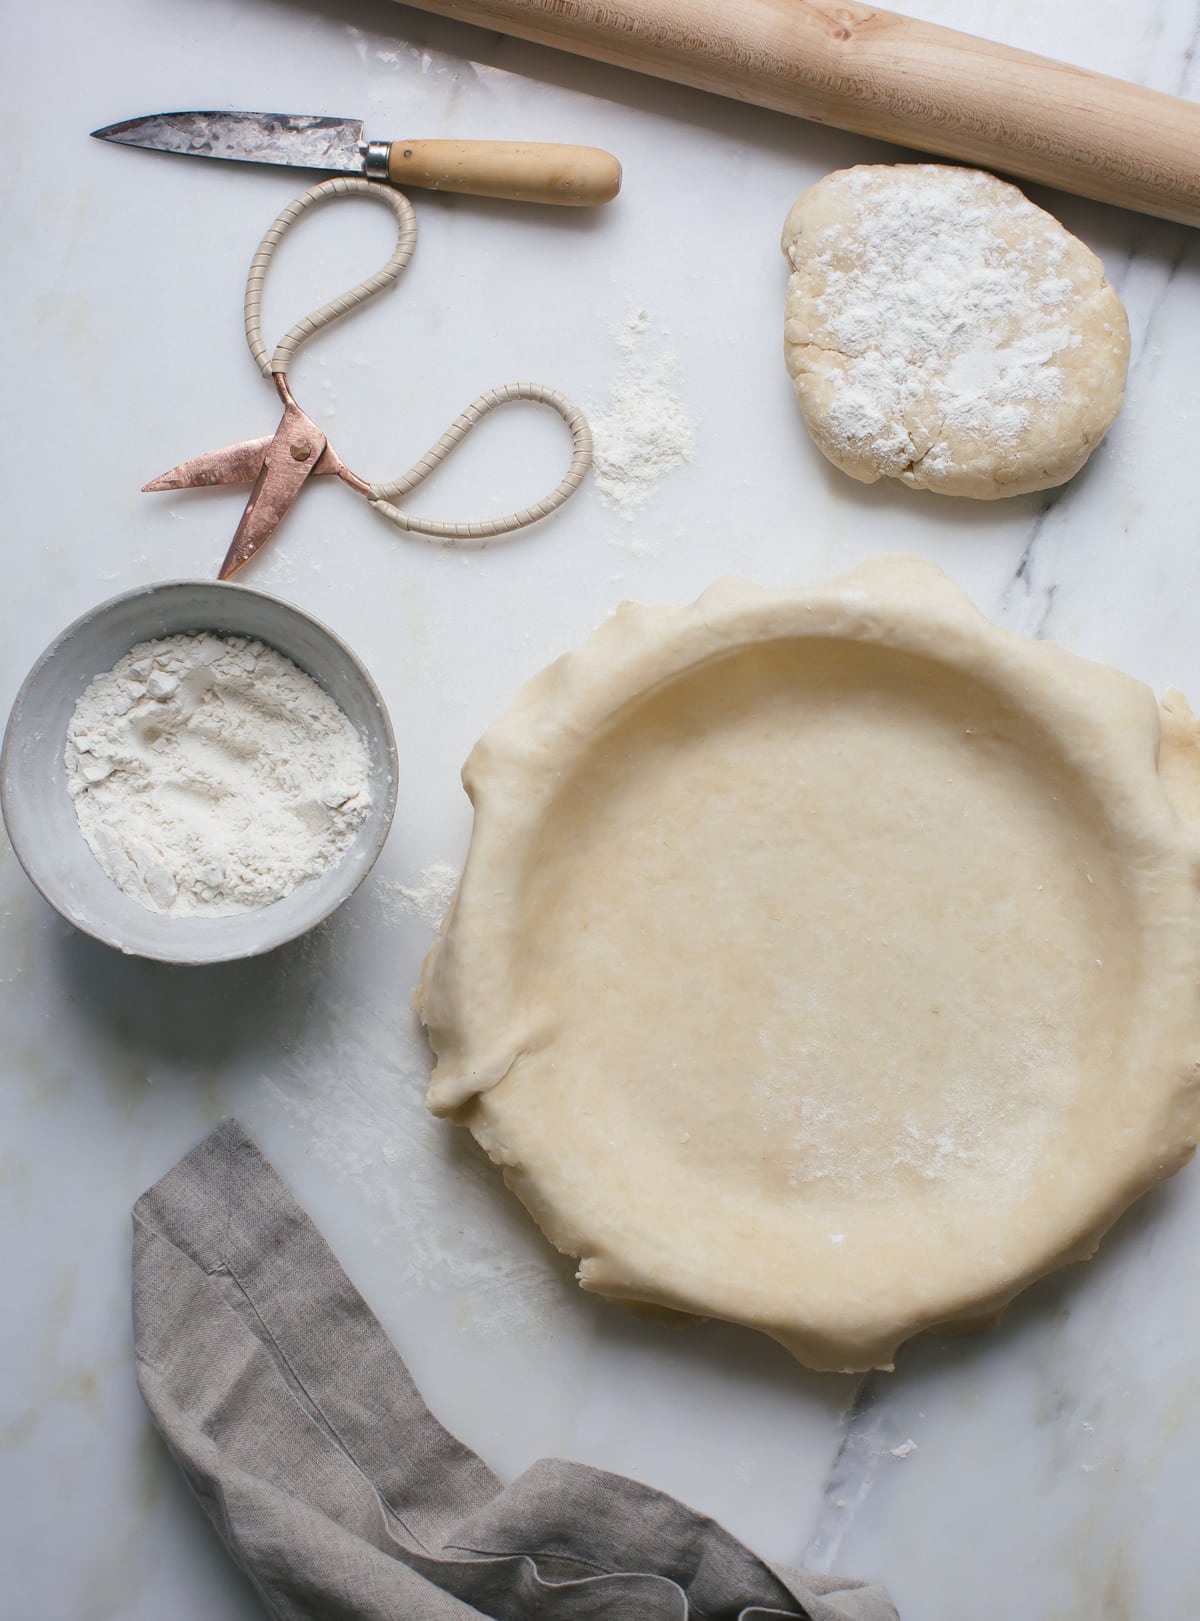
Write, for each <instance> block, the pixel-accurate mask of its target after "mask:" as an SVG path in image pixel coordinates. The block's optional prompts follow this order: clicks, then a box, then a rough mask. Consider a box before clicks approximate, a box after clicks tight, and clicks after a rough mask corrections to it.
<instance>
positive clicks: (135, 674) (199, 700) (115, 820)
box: [64, 633, 370, 917]
mask: <svg viewBox="0 0 1200 1621" xmlns="http://www.w3.org/2000/svg"><path fill="white" fill-rule="evenodd" d="M64 758H65V764H66V768H67V786H68V788H69V791H70V794H71V797H72V799H73V801H74V804H75V814H76V816H77V817H78V819H79V826H80V829H81V831H82V833H83V836H84V838H85V839H86V840H87V842H88V845H89V846H90V848H91V850H92V853H93V854H94V855H95V857H96V859H97V861H98V862H99V863H100V865H101V866H102V867H103V868H104V871H105V872H106V873H107V874H108V875H109V877H110V878H111V879H112V880H113V882H114V883H116V884H118V885H119V886H120V888H121V889H123V890H124V892H125V893H126V894H127V895H129V896H131V897H132V898H133V899H134V900H136V901H139V902H140V903H141V904H142V905H143V906H146V907H148V908H149V909H150V910H151V911H154V912H170V913H173V914H176V915H191V916H196V915H206V916H210V917H216V916H224V915H228V914H230V913H233V912H242V911H247V910H250V909H252V908H255V907H259V906H266V905H268V904H269V903H270V902H272V901H277V900H281V899H282V898H283V896H285V895H287V894H289V893H290V892H291V891H292V890H293V889H295V887H296V885H297V884H299V883H301V882H302V881H303V880H304V879H306V878H315V877H317V876H318V875H319V874H320V873H322V872H324V871H325V870H326V869H327V868H329V867H331V866H333V864H334V863H335V862H336V861H338V860H340V859H341V857H342V856H343V855H344V854H345V852H346V850H347V849H348V848H349V846H350V844H351V842H352V840H353V838H354V835H355V833H356V832H357V830H358V828H359V827H360V826H361V824H362V822H363V820H364V818H365V817H366V814H367V810H368V808H369V805H370V784H369V762H368V759H367V750H366V745H365V744H364V742H363V740H362V738H361V737H360V736H359V734H358V732H357V731H356V730H355V728H354V726H353V725H352V724H351V722H350V721H349V720H348V719H347V717H346V716H345V715H344V714H343V713H342V711H341V710H340V709H339V708H338V706H337V704H336V703H334V701H333V699H332V698H330V697H329V695H328V694H327V693H326V692H324V691H323V690H322V689H321V688H320V687H319V686H318V685H317V683H316V682H315V681H314V680H313V679H312V677H311V676H308V675H306V674H305V673H304V671H303V670H301V669H298V668H297V666H296V665H295V664H293V663H292V662H291V660H290V659H287V658H285V657H284V656H283V654H282V653H278V652H276V651H275V649H274V648H270V647H266V646H264V645H263V643H261V642H257V641H252V640H250V639H249V638H247V637H245V636H218V635H215V634H208V633H199V634H188V635H178V636H168V637H166V638H165V639H164V640H162V641H154V642H142V643H139V645H138V646H137V647H134V648H132V649H131V650H130V651H129V652H128V653H127V654H126V655H125V657H124V658H122V659H121V660H120V661H119V662H118V663H117V664H116V665H115V666H114V667H113V668H112V669H111V670H109V671H108V672H107V673H106V674H104V675H98V676H97V677H96V679H95V680H94V681H93V682H92V684H91V686H89V687H88V689H87V691H86V692H85V693H84V694H83V697H82V698H81V699H80V700H79V703H78V704H77V705H76V707H75V713H74V714H73V715H72V717H71V723H70V725H69V727H68V728H67V743H66V751H65V757H64Z"/></svg>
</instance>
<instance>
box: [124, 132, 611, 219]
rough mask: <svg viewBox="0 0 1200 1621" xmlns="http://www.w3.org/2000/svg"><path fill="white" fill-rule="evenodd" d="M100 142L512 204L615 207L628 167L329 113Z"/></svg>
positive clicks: (560, 149)
mask: <svg viewBox="0 0 1200 1621" xmlns="http://www.w3.org/2000/svg"><path fill="white" fill-rule="evenodd" d="M92 135H93V136H94V137H95V139H96V140H99V141H113V142H116V144H117V145H119V146H140V147H145V148H148V149H149V150H151V151H155V152H177V153H182V154H183V155H185V156H187V157H200V158H226V159H232V160H234V161H236V162H240V163H280V164H286V165H289V166H291V167H295V168H300V169H326V170H333V171H334V172H335V173H339V174H358V175H364V176H365V177H366V178H367V179H368V180H383V181H388V182H389V183H390V184H392V185H394V186H423V187H428V188H429V189H431V190H433V191H459V192H470V193H472V194H474V195H475V196H478V197H503V198H507V199H509V200H510V201H514V202H531V203H558V204H564V205H567V206H575V207H586V206H591V205H593V204H596V203H607V202H610V201H611V200H612V198H614V197H615V196H616V195H617V192H618V191H619V190H620V186H621V165H620V164H619V163H618V162H617V160H616V158H614V157H613V155H612V153H611V152H603V151H601V150H600V149H599V148H598V147H594V146H560V145H557V144H553V143H547V142H523V143H521V142H510V141H368V140H364V138H363V125H362V122H361V120H359V119H353V118H333V117H326V116H325V115H323V114H304V113H247V112H181V113H151V114H148V115H147V116H145V117H143V118H128V119H125V120H124V122H122V123H119V124H108V125H106V126H105V127H104V128H103V129H94V130H93V131H92Z"/></svg>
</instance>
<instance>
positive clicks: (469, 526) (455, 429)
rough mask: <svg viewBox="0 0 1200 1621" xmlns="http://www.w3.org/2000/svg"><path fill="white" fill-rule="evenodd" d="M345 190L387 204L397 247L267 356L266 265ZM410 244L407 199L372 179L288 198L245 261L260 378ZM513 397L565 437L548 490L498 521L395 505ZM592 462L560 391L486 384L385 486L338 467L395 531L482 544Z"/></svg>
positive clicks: (564, 489) (399, 262)
mask: <svg viewBox="0 0 1200 1621" xmlns="http://www.w3.org/2000/svg"><path fill="white" fill-rule="evenodd" d="M347 195H357V196H361V197H374V198H378V199H379V201H380V202H384V203H386V204H387V205H388V207H389V208H390V209H391V210H392V212H393V214H395V216H396V220H397V223H398V224H399V227H400V235H399V238H398V240H397V242H396V247H395V250H394V251H393V253H392V256H391V258H390V259H389V260H388V261H387V263H386V264H385V265H383V266H382V267H381V268H380V269H379V270H377V271H376V272H375V274H374V275H373V276H368V277H367V279H366V280H365V281H360V282H359V283H358V285H357V286H356V287H352V288H351V289H350V290H349V292H346V293H342V294H341V295H340V296H339V297H337V298H332V299H330V300H329V302H328V303H327V304H323V305H322V306H321V308H320V309H319V310H315V311H314V312H313V313H312V314H311V315H306V316H305V317H304V319H303V320H302V321H297V322H296V324H295V326H293V327H291V328H290V329H289V331H288V332H286V333H285V334H284V336H283V337H282V338H281V339H280V341H279V343H278V345H277V346H276V349H275V352H274V354H272V353H271V352H270V350H269V349H268V348H267V345H266V343H265V342H264V341H263V336H262V295H263V287H264V285H265V283H266V279H267V270H268V268H269V266H270V263H271V260H272V258H273V257H274V254H275V249H276V248H277V247H278V246H279V244H280V242H281V241H282V240H283V238H284V236H285V235H286V234H287V232H288V231H289V230H290V229H291V227H292V226H293V225H294V224H295V222H296V220H297V219H298V218H299V217H300V215H301V214H302V213H303V212H304V211H305V209H307V208H310V207H311V206H312V205H313V204H314V203H319V202H323V201H324V200H325V199H326V198H329V197H339V196H347ZM416 243H417V221H416V216H415V214H414V213H413V207H412V204H411V203H410V202H409V200H408V198H407V197H406V196H405V195H404V193H403V192H402V191H397V190H396V189H395V187H393V186H389V185H382V184H380V183H379V182H378V181H371V180H357V179H350V178H344V177H338V178H337V179H334V180H324V181H322V182H321V184H320V185H317V186H313V187H311V188H310V189H309V190H308V191H306V192H303V193H302V194H301V195H300V196H299V197H297V198H296V199H295V200H294V201H293V202H291V203H289V204H288V206H287V207H286V208H285V209H284V210H283V212H282V213H281V214H280V215H279V217H278V218H277V219H276V220H275V221H274V223H273V224H272V226H271V228H270V230H269V231H268V232H267V234H266V235H265V236H264V237H263V239H262V241H261V242H260V243H259V245H258V251H257V252H256V253H255V255H254V258H253V260H252V262H251V265H250V274H249V276H248V277H247V279H246V299H245V316H246V342H247V343H248V344H249V346H250V353H251V355H253V357H254V361H255V364H256V365H257V366H258V367H259V369H260V370H261V371H262V374H263V376H264V377H286V375H287V369H288V366H289V365H290V364H291V361H292V358H293V356H294V355H295V353H296V351H297V350H298V349H299V348H300V346H301V344H303V343H304V342H306V341H307V339H309V338H310V337H312V335H313V334H314V333H316V332H319V331H321V329H322V328H323V327H326V326H328V325H329V324H330V322H331V321H336V320H337V319H338V318H339V317H340V316H342V315H346V314H348V313H349V312H350V311H351V310H353V309H356V308H357V307H358V305H360V304H364V303H366V301H367V300H368V299H369V298H374V296H375V294H376V293H381V292H383V291H384V289H385V288H387V287H390V286H391V284H392V283H393V282H394V281H395V280H396V278H397V277H398V276H399V275H400V273H401V271H402V270H404V268H405V267H406V266H407V264H408V262H409V260H410V259H411V258H412V256H413V249H414V248H415V247H416ZM514 400H532V401H534V402H535V403H536V404H538V405H547V406H549V407H550V409H551V410H552V411H557V413H558V414H559V416H560V417H562V419H563V421H564V422H565V423H566V425H567V428H568V430H569V432H570V434H571V463H570V466H569V467H568V469H567V471H566V473H565V474H564V475H563V477H562V478H561V479H560V480H559V482H558V483H557V484H556V485H555V487H554V488H553V489H552V490H551V491H550V493H549V494H548V495H545V496H543V497H542V499H541V500H540V501H535V502H533V503H532V504H531V505H530V506H527V507H522V508H521V509H520V511H518V512H510V513H507V514H506V515H505V516H504V517H502V518H483V519H480V520H479V521H477V522H474V523H450V522H444V521H442V520H441V519H438V518H420V517H416V516H415V515H414V514H412V513H409V512H405V511H403V509H402V508H400V507H397V506H396V505H394V499H393V498H394V497H397V496H405V495H407V494H408V493H409V492H410V491H411V490H415V489H416V488H417V486H418V485H419V484H422V483H423V482H424V481H425V479H427V478H428V477H429V475H430V474H431V473H432V472H433V470H434V468H435V467H438V466H440V465H441V463H442V462H443V461H445V459H446V457H447V456H448V455H449V454H450V452H451V451H452V450H453V449H454V448H455V446H456V445H458V444H460V443H461V441H462V440H463V439H464V438H465V437H466V436H467V434H468V433H470V431H471V429H472V428H473V427H475V426H476V424H477V423H479V422H481V421H482V420H483V418H484V417H485V416H487V415H488V414H489V413H490V412H492V411H494V410H495V409H496V408H497V407H498V406H501V405H507V404H509V403H510V402H512V401H514ZM591 462H592V434H591V429H590V428H589V427H588V423H587V418H586V417H585V416H584V414H583V412H582V411H581V410H580V409H579V407H578V406H577V405H575V404H574V403H573V402H572V401H571V400H569V399H568V398H567V396H566V395H565V394H563V393H561V392H560V391H559V390H558V389H556V388H549V387H547V386H546V385H545V384H544V383H507V384H505V385H504V386H503V387H501V388H491V389H488V391H487V393H486V394H481V395H480V396H479V397H478V399H475V400H472V401H471V403H470V405H468V406H467V408H466V410H465V411H463V412H462V413H461V414H460V415H459V416H457V417H456V418H455V419H454V421H453V422H452V423H451V424H450V426H449V427H448V428H447V429H446V431H445V433H443V434H442V435H441V437H440V438H439V439H438V440H437V441H436V442H435V443H434V444H433V445H431V446H430V448H429V449H428V450H427V451H426V452H425V454H424V456H422V457H421V459H420V461H418V462H415V463H414V464H413V466H412V467H410V468H409V470H408V472H407V473H403V474H402V475H401V476H400V477H399V478H397V479H392V480H391V481H389V482H388V483H380V484H368V483H367V481H366V480H365V479H360V478H359V477H358V476H357V475H356V474H353V473H351V472H350V471H349V469H348V468H339V471H340V472H341V475H342V477H343V478H345V479H346V481H347V482H348V483H351V484H353V485H354V487H355V488H357V489H361V490H364V491H365V493H366V495H367V498H368V500H369V501H370V502H371V505H372V506H373V507H374V508H375V510H376V511H377V512H380V513H382V514H383V516H384V517H385V518H389V519H390V520H391V522H392V523H394V524H395V525H396V526H397V527H398V528H400V529H403V530H407V531H409V532H411V533H415V534H420V535H428V536H430V537H431V538H433V539H435V540H442V541H454V540H466V541H486V540H489V539H492V538H494V537H495V536H498V535H508V534H512V533H513V532H514V531H515V530H517V529H524V528H526V527H527V526H528V525H529V524H533V523H537V522H539V520H540V519H542V518H545V517H548V516H549V515H550V513H552V512H554V511H555V510H556V509H557V508H558V507H560V506H562V504H563V502H564V501H566V500H567V499H568V497H570V496H571V495H573V494H574V493H575V491H576V490H577V489H578V488H579V485H580V483H581V481H582V479H583V476H584V474H585V473H586V472H587V470H588V468H589V467H590V466H591Z"/></svg>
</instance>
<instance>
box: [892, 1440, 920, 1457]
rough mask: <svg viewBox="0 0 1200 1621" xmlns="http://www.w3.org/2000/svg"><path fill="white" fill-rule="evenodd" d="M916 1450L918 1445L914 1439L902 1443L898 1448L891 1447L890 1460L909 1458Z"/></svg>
mask: <svg viewBox="0 0 1200 1621" xmlns="http://www.w3.org/2000/svg"><path fill="white" fill-rule="evenodd" d="M916 1450H917V1443H916V1442H915V1441H913V1440H912V1439H909V1440H907V1441H901V1443H900V1445H899V1446H898V1447H889V1448H888V1456H889V1457H890V1458H909V1457H911V1456H912V1454H913V1453H914V1452H915V1451H916Z"/></svg>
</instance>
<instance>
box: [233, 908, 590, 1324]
mask: <svg viewBox="0 0 1200 1621" xmlns="http://www.w3.org/2000/svg"><path fill="white" fill-rule="evenodd" d="M355 927H357V926H356V925H353V924H352V923H337V922H336V920H335V924H334V930H333V931H331V930H330V928H328V927H327V929H326V931H325V937H324V939H322V938H321V937H320V936H318V937H317V939H316V941H315V943H314V944H313V945H312V947H311V956H310V958H309V960H308V961H307V962H306V961H305V960H304V955H303V950H301V951H300V952H298V953H297V962H296V964H295V966H294V967H293V973H294V974H297V975H298V976H299V978H298V980H297V981H294V982H293V983H292V984H291V985H290V986H288V987H286V988H285V989H284V991H283V995H284V997H285V1000H286V1008H287V1010H288V1013H287V1016H288V1018H294V1024H293V1026H292V1027H291V1029H290V1030H289V1035H288V1039H287V1045H286V1050H285V1052H284V1053H283V1055H282V1057H281V1059H280V1061H279V1062H278V1063H277V1064H276V1065H275V1066H274V1067H273V1068H272V1071H271V1072H270V1073H267V1074H264V1075H263V1077H262V1080H263V1085H264V1087H265V1088H266V1090H267V1092H268V1093H269V1094H270V1096H271V1097H272V1098H273V1099H274V1100H275V1102H276V1103H277V1104H278V1106H279V1107H280V1108H282V1110H283V1111H284V1113H285V1114H286V1115H287V1117H288V1118H289V1119H290V1121H291V1122H292V1124H293V1125H294V1126H295V1128H296V1129H297V1130H298V1131H300V1132H301V1133H302V1134H303V1136H304V1137H305V1139H306V1141H307V1142H308V1144H309V1145H310V1151H311V1153H312V1155H313V1157H314V1158H315V1159H316V1160H318V1161H319V1163H320V1164H321V1165H323V1166H324V1167H325V1168H326V1169H327V1170H328V1171H329V1172H330V1173H331V1174H332V1175H333V1176H334V1177H336V1178H337V1179H338V1181H339V1182H341V1183H343V1184H344V1185H345V1186H346V1189H347V1197H354V1198H357V1199H359V1200H361V1202H362V1204H363V1205H364V1207H365V1211H366V1215H367V1232H368V1237H369V1241H370V1242H371V1243H372V1244H373V1245H374V1246H376V1247H380V1248H386V1249H387V1250H388V1251H389V1253H390V1254H391V1255H392V1256H393V1257H394V1261H395V1269H396V1277H397V1280H398V1282H399V1284H400V1285H401V1286H402V1287H404V1288H406V1289H407V1290H408V1291H409V1292H424V1291H431V1292H435V1293H443V1292H449V1293H452V1294H454V1295H455V1296H456V1297H457V1299H458V1303H459V1314H460V1319H461V1321H462V1322H463V1323H464V1326H466V1327H468V1328H469V1330H470V1331H471V1332H472V1333H474V1334H476V1335H478V1336H479V1337H481V1338H485V1339H486V1338H509V1337H512V1336H519V1335H525V1334H529V1333H544V1332H546V1331H548V1330H550V1329H551V1328H552V1327H553V1326H554V1324H555V1322H556V1321H557V1320H558V1319H559V1318H560V1317H561V1316H562V1315H563V1314H567V1313H570V1312H571V1311H572V1309H573V1308H574V1307H575V1298H574V1297H575V1293H576V1291H575V1289H574V1286H573V1284H572V1283H571V1280H570V1272H569V1269H568V1268H567V1266H566V1264H565V1263H561V1262H559V1261H558V1258H557V1257H556V1256H555V1254H554V1252H553V1251H551V1250H550V1248H549V1246H548V1245H547V1244H546V1242H545V1240H544V1239H543V1238H542V1237H541V1235H540V1234H539V1233H538V1232H537V1230H536V1229H535V1228H534V1226H533V1224H532V1223H531V1222H530V1221H529V1219H528V1217H527V1216H526V1215H525V1213H524V1211H523V1210H522V1209H521V1207H520V1206H519V1205H518V1203H517V1201H516V1200H515V1199H514V1198H513V1196H512V1195H511V1194H510V1193H508V1192H507V1191H506V1189H505V1188H504V1186H503V1184H502V1182H501V1180H500V1176H499V1173H498V1172H497V1171H496V1170H495V1169H494V1168H493V1167H492V1166H491V1165H490V1164H489V1163H488V1161H487V1160H486V1158H485V1157H484V1155H483V1154H482V1152H481V1151H480V1150H479V1149H478V1148H476V1146H475V1144H474V1142H473V1141H472V1140H471V1138H470V1137H469V1135H468V1134H467V1133H466V1132H465V1131H463V1130H462V1128H461V1127H459V1126H454V1125H451V1124H450V1123H449V1122H448V1121H445V1120H436V1119H434V1117H433V1116H432V1115H431V1114H430V1113H429V1111H428V1110H427V1109H426V1107H425V1092H426V1088H427V1087H428V1084H429V1074H430V1070H431V1068H432V1064H433V1060H432V1056H431V1054H430V1052H429V1049H428V1047H427V1045H426V1043H425V1039H424V1036H423V1034H422V1032H421V1029H420V1027H419V1025H418V1024H417V1022H416V1019H415V1017H414V1015H413V1013H412V1011H411V1009H410V1008H409V1006H408V993H407V989H406V987H407V985H408V984H409V983H410V982H411V980H412V978H414V977H415V967H410V968H409V969H408V971H405V969H404V967H403V965H398V973H397V985H398V989H397V992H396V995H395V997H394V998H393V999H391V1000H386V999H385V1000H383V1001H382V1002H381V1000H380V999H379V998H372V999H370V1000H368V999H366V998H363V997H361V996H359V995H358V994H357V985H356V983H355V975H354V970H353V956H354V952H355V950H356V949H361V947H360V946H359V945H358V942H357V941H356V939H355V936H354V929H355ZM342 964H345V966H344V967H343V966H340V965H342Z"/></svg>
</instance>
